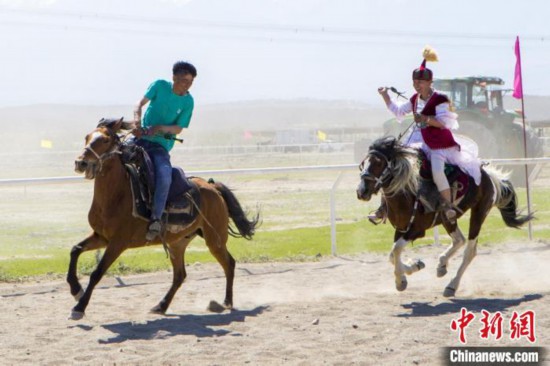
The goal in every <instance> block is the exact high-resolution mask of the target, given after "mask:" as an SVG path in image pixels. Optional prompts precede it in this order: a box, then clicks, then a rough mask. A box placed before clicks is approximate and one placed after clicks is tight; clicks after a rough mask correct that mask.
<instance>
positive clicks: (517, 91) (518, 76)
mask: <svg viewBox="0 0 550 366" xmlns="http://www.w3.org/2000/svg"><path fill="white" fill-rule="evenodd" d="M515 53H516V72H515V76H514V95H513V96H514V97H515V98H518V97H521V119H522V122H523V155H524V158H526V159H527V158H528V156H527V130H526V126H525V101H524V97H523V75H522V73H521V52H520V47H519V36H517V37H516V47H515ZM524 167H525V189H526V191H527V213H528V214H529V216H531V189H530V184H529V169H528V168H527V164H525V165H524ZM529 240H533V226H532V224H531V221H529Z"/></svg>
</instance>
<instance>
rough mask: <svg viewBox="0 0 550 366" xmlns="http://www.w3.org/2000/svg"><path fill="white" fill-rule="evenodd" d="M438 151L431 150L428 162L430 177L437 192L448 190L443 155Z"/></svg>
mask: <svg viewBox="0 0 550 366" xmlns="http://www.w3.org/2000/svg"><path fill="white" fill-rule="evenodd" d="M440 152H441V151H440V150H432V154H431V155H432V156H431V159H430V162H431V163H432V175H433V179H434V183H435V185H436V186H437V190H438V191H439V192H441V191H444V190H446V189H449V188H450V186H449V181H448V180H447V177H446V176H445V160H446V159H445V155H443V154H442V153H440Z"/></svg>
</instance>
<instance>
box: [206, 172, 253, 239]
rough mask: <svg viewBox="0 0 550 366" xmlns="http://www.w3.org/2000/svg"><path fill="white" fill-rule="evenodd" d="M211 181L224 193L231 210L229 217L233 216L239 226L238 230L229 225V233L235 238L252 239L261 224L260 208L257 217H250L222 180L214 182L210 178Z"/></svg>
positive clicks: (223, 195)
mask: <svg viewBox="0 0 550 366" xmlns="http://www.w3.org/2000/svg"><path fill="white" fill-rule="evenodd" d="M209 183H211V184H213V185H214V187H215V188H216V190H218V192H220V194H221V195H222V197H223V200H224V201H225V203H226V205H227V209H228V211H229V217H231V219H232V220H233V223H235V226H236V227H237V230H235V229H234V228H232V227H231V226H229V227H228V230H229V235H231V236H232V237H235V238H245V239H247V240H251V239H252V236H253V235H254V234H255V232H256V228H257V227H258V226H259V224H260V212H259V210H258V212H257V213H256V215H255V217H253V218H252V219H249V218H248V217H247V213H246V212H245V211H244V210H243V208H242V207H241V204H240V202H239V200H238V199H237V197H236V196H235V194H233V192H232V191H231V190H230V189H229V188H228V187H227V186H225V185H224V184H223V183H220V182H214V181H213V180H210V181H209Z"/></svg>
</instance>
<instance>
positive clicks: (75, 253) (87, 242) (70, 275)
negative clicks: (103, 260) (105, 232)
mask: <svg viewBox="0 0 550 366" xmlns="http://www.w3.org/2000/svg"><path fill="white" fill-rule="evenodd" d="M106 245H107V242H106V241H105V239H103V238H101V237H100V236H99V235H97V233H95V232H94V233H92V234H91V235H90V236H88V237H87V238H86V239H84V240H82V241H81V242H80V243H78V244H77V245H75V246H74V247H73V248H72V249H71V260H70V262H69V270H68V271H67V282H68V283H69V286H70V288H71V295H73V297H74V298H75V300H76V301H78V300H79V299H80V298H81V297H82V295H83V294H84V290H82V286H81V285H80V282H78V275H77V264H78V258H79V257H80V254H82V253H83V252H86V251H88V250H94V249H99V248H104V247H105V246H106Z"/></svg>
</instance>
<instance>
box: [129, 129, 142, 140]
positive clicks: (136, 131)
mask: <svg viewBox="0 0 550 366" xmlns="http://www.w3.org/2000/svg"><path fill="white" fill-rule="evenodd" d="M132 135H134V136H135V137H136V138H138V139H140V138H141V136H143V129H142V128H141V127H136V128H134V129H133V130H132Z"/></svg>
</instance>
